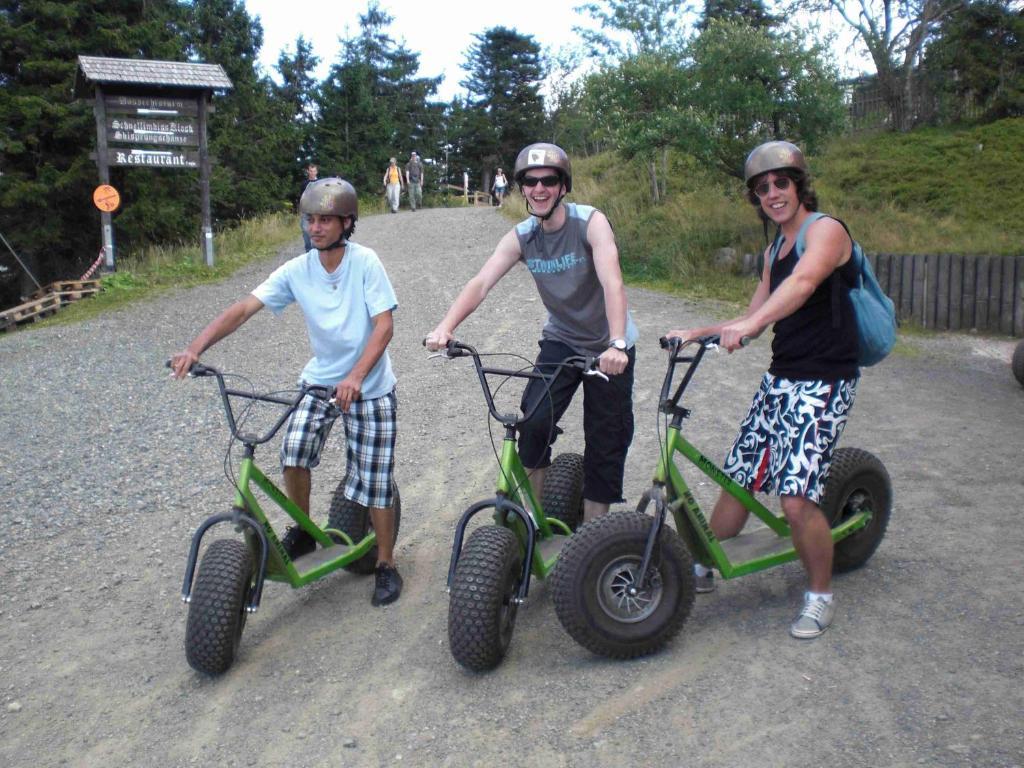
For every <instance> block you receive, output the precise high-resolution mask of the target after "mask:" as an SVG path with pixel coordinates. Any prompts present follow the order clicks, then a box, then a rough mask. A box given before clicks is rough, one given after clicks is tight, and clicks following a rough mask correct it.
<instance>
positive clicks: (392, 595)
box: [370, 563, 402, 606]
mask: <svg viewBox="0 0 1024 768" xmlns="http://www.w3.org/2000/svg"><path fill="white" fill-rule="evenodd" d="M376 574H377V577H376V583H375V584H374V587H373V598H372V599H371V600H370V603H371V605H375V606H380V605H387V604H388V603H393V602H395V600H397V599H398V596H399V595H400V594H402V577H401V576H399V575H398V570H397V569H396V568H395V567H394V566H393V565H385V564H384V563H379V564H378V565H377V570H376Z"/></svg>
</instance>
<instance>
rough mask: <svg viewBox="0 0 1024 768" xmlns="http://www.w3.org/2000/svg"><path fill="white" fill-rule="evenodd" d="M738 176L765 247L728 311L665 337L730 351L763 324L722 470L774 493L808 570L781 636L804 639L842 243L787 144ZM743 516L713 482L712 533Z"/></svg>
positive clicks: (842, 400)
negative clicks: (763, 368) (750, 289)
mask: <svg viewBox="0 0 1024 768" xmlns="http://www.w3.org/2000/svg"><path fill="white" fill-rule="evenodd" d="M744 176H745V178H746V183H747V192H748V198H749V200H750V202H751V203H752V204H753V205H755V206H757V210H758V214H759V216H760V217H761V220H762V221H764V222H765V225H766V226H767V224H768V223H774V224H775V225H776V227H777V228H778V234H777V235H776V240H775V242H774V243H773V244H772V245H771V246H769V247H768V248H766V249H765V258H764V269H763V271H762V274H761V282H760V283H758V286H757V289H756V290H755V291H754V295H753V297H752V298H751V300H750V304H749V306H748V307H747V311H746V312H745V313H744V314H743V315H741V316H740V317H737V318H734V319H732V320H728V321H726V322H724V323H718V324H716V325H710V326H706V327H704V328H697V329H695V330H673V331H670V332H669V334H668V335H669V336H676V337H679V338H681V339H684V340H689V339H695V338H698V337H700V336H707V335H710V334H719V335H720V337H721V341H720V344H721V346H722V347H724V348H725V349H727V350H728V351H730V352H732V351H733V350H736V349H739V348H740V347H741V342H742V340H743V339H744V338H754V337H757V336H759V335H761V333H762V332H763V331H764V330H765V328H767V327H768V326H769V325H770V324H772V323H774V324H775V326H774V331H775V337H774V340H773V342H772V363H771V366H770V368H769V369H768V372H767V373H766V374H765V375H764V377H763V379H762V381H761V386H760V388H759V389H758V391H757V393H756V394H755V395H754V400H753V403H752V404H751V407H750V412H749V413H748V414H747V417H746V419H744V421H743V424H741V425H740V434H739V436H738V437H737V439H736V442H735V443H734V445H733V447H732V450H730V451H729V455H728V456H727V457H726V460H725V466H724V469H725V471H726V472H727V473H728V474H729V475H730V476H731V477H732V478H733V479H734V480H735V481H736V482H737V483H739V484H740V485H742V486H743V487H744V488H746V489H747V490H750V491H765V492H768V493H774V494H776V495H778V496H779V497H780V500H781V506H782V511H783V514H784V515H785V517H786V521H787V522H788V523H789V526H790V528H791V530H792V535H793V544H794V546H795V547H796V550H797V553H798V554H799V556H800V560H801V562H802V563H803V565H804V569H805V570H806V571H807V577H808V591H807V592H806V594H805V596H804V605H803V608H802V609H801V611H800V613H799V614H798V615H797V617H796V619H795V620H794V621H793V624H792V626H791V627H790V634H792V635H793V636H794V637H797V638H801V639H807V638H812V637H817V636H818V635H820V634H821V633H822V632H824V631H825V630H826V629H827V628H828V627H829V625H830V624H831V623H832V617H833V615H834V612H835V603H834V601H833V596H832V588H831V582H832V534H831V528H830V525H829V522H828V520H826V519H825V515H824V513H823V512H822V511H821V508H820V507H819V506H818V504H819V503H820V501H821V498H822V496H823V495H824V488H825V480H826V479H827V477H828V470H829V466H830V464H831V461H832V456H833V453H834V451H835V447H836V443H837V442H838V440H839V436H840V435H841V434H842V431H843V427H844V426H845V425H846V419H847V415H848V413H849V410H850V407H851V406H852V405H853V400H854V396H855V394H856V389H857V377H858V375H859V370H858V368H857V341H856V336H855V331H854V329H853V323H852V318H853V315H852V307H851V305H850V301H849V286H850V285H851V284H852V280H851V278H852V275H850V274H849V273H850V272H851V270H852V269H853V266H854V265H853V264H852V263H851V260H850V255H851V252H852V248H853V243H852V241H851V240H850V237H849V235H848V234H847V233H846V230H845V228H844V227H843V225H842V224H840V223H839V222H838V221H836V220H835V219H831V218H828V217H822V218H820V219H817V220H814V217H812V213H813V212H814V211H816V210H817V207H818V201H817V197H816V196H815V194H814V192H813V190H812V189H811V185H810V180H809V178H808V171H807V162H806V161H805V159H804V156H803V153H802V152H801V151H800V150H799V149H798V148H797V147H796V146H794V145H793V144H790V143H789V142H785V141H772V142H768V143H766V144H762V145H760V146H758V147H756V148H755V149H754V150H753V151H752V152H751V153H750V155H749V156H748V157H747V162H746V167H745V169H744ZM837 281H838V282H837ZM748 516H749V513H748V512H747V510H746V509H745V508H744V507H743V505H742V504H741V503H740V502H739V501H737V500H736V499H735V498H733V497H732V496H730V495H729V494H727V493H725V492H722V493H721V494H720V496H719V499H718V501H717V503H716V504H715V508H714V511H713V512H712V515H711V529H712V531H713V532H714V534H715V536H717V537H718V538H719V539H728V538H731V537H733V536H735V535H737V534H738V533H739V532H740V530H741V529H742V528H743V526H744V524H745V523H746V521H747V517H748ZM695 570H696V574H697V584H698V587H697V591H698V592H710V591H711V590H712V589H713V588H714V581H713V580H712V574H711V571H710V570H709V569H707V568H705V567H704V566H703V565H697V566H696V567H695Z"/></svg>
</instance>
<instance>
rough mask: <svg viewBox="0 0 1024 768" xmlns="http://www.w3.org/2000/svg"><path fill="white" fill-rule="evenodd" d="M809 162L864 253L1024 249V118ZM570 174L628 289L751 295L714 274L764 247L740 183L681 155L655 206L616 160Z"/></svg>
mask: <svg viewBox="0 0 1024 768" xmlns="http://www.w3.org/2000/svg"><path fill="white" fill-rule="evenodd" d="M808 160H809V162H810V164H811V168H812V170H813V172H814V180H815V182H814V183H815V188H816V189H817V191H818V196H819V199H820V202H821V209H822V210H824V211H827V212H829V213H833V214H835V215H836V216H838V217H840V218H842V219H844V220H845V221H846V222H847V223H848V224H849V226H850V228H851V229H852V231H853V233H854V235H855V236H856V237H857V239H858V240H859V241H860V242H861V243H862V244H863V245H864V247H865V248H866V249H867V250H868V251H872V252H883V253H987V254H1019V253H1021V252H1022V251H1024V217H1022V215H1021V211H1022V210H1024V185H1022V183H1021V181H1020V180H1021V179H1024V120H1021V119H1015V120H1003V121H1000V122H998V123H993V124H990V125H985V126H980V127H976V128H964V129H931V128H930V129H923V130H919V131H914V132H912V133H907V134H891V133H879V134H872V135H865V136H861V137H845V138H842V139H838V140H836V141H834V142H833V143H832V144H831V145H830V146H829V147H828V149H827V150H826V151H825V152H824V153H823V154H822V155H820V156H816V157H810V158H808ZM574 176H575V181H574V187H575V190H574V194H573V198H574V199H576V200H581V201H585V202H588V203H593V204H594V205H596V206H598V207H599V208H601V209H602V210H603V211H605V212H606V213H607V214H608V216H609V218H610V220H611V222H612V225H613V226H614V227H615V231H616V234H617V238H618V241H619V247H620V250H621V252H622V256H623V262H624V265H625V270H626V273H627V276H628V277H629V278H630V279H632V280H636V281H640V282H645V283H649V284H654V285H657V286H660V287H667V288H670V289H672V290H673V291H674V292H680V293H683V294H686V295H692V296H694V297H715V298H722V299H727V300H733V301H745V299H746V297H748V296H749V293H750V290H751V287H750V285H751V284H750V279H749V278H742V277H739V276H736V275H726V274H723V272H722V270H721V269H719V268H716V267H715V266H714V264H713V256H714V254H715V252H716V251H717V250H718V249H719V248H722V247H724V246H729V247H732V248H736V249H737V251H739V253H741V254H742V253H756V252H758V251H759V250H761V249H762V248H763V247H764V237H763V234H762V229H761V226H760V224H759V222H758V220H757V216H756V214H755V212H754V211H753V210H752V208H751V206H750V204H749V203H748V202H747V201H746V199H745V197H744V196H743V185H742V181H740V180H738V179H734V178H731V177H727V176H725V175H723V174H721V173H718V172H716V171H713V170H707V169H705V168H703V167H701V166H700V165H699V164H698V163H696V161H694V160H693V159H692V158H689V157H687V156H685V155H681V154H680V155H676V156H673V158H672V159H671V174H670V180H669V198H668V200H667V202H665V203H664V204H663V205H661V206H658V207H654V206H652V205H651V204H650V203H649V193H648V189H647V178H646V175H645V173H644V172H643V169H642V168H640V167H639V166H635V165H633V164H625V163H623V162H621V161H619V160H618V159H617V158H616V157H614V156H612V155H602V156H598V157H593V158H586V159H581V160H579V161H577V162H574Z"/></svg>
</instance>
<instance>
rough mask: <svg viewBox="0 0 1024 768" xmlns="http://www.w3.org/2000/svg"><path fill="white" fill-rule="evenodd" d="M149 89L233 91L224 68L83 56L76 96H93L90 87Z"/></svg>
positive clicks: (76, 78)
mask: <svg viewBox="0 0 1024 768" xmlns="http://www.w3.org/2000/svg"><path fill="white" fill-rule="evenodd" d="M90 84H100V85H126V86H127V85H149V86H155V87H158V88H181V89H185V90H216V91H226V90H230V89H231V88H232V85H231V81H230V80H228V76H227V74H226V73H225V72H224V68H223V67H221V65H220V64H189V63H187V62H179V61H153V60H152V59H110V58H107V57H105V56H79V57H78V70H77V71H76V72H75V95H76V96H79V97H83V96H87V95H89V85H90Z"/></svg>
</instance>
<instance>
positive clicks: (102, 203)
mask: <svg viewBox="0 0 1024 768" xmlns="http://www.w3.org/2000/svg"><path fill="white" fill-rule="evenodd" d="M92 202H93V204H94V205H95V206H96V207H97V208H99V209H100V210H101V211H103V212H104V213H111V212H113V211H116V210H117V208H118V206H119V205H121V194H120V193H119V192H118V191H117V190H116V189H114V188H113V187H112V186H110V185H109V184H100V185H99V186H98V187H96V189H94V190H93V192H92Z"/></svg>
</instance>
